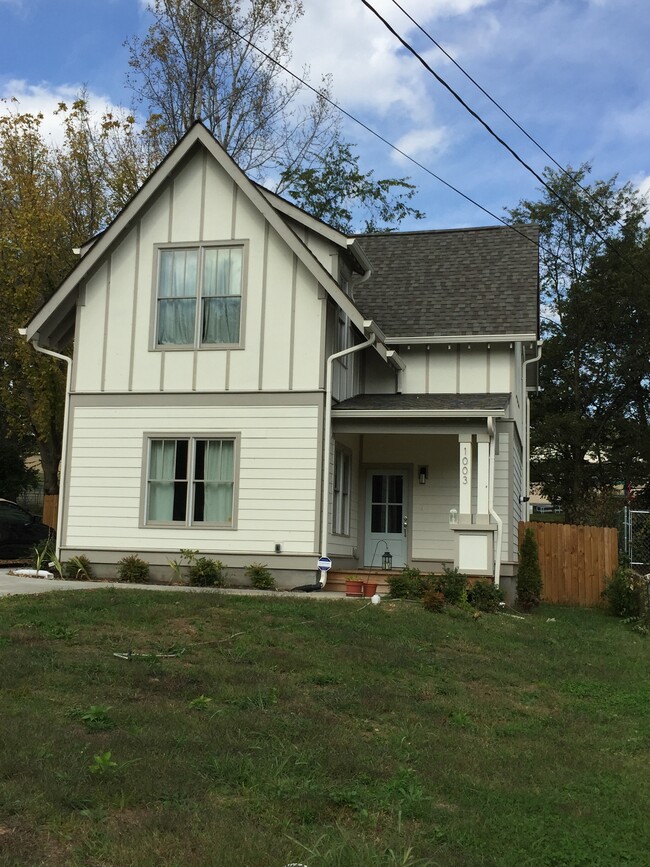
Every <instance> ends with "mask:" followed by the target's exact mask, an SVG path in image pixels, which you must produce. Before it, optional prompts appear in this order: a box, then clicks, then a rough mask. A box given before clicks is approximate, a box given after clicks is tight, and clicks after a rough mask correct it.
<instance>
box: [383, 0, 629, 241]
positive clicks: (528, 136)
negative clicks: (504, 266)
mask: <svg viewBox="0 0 650 867" xmlns="http://www.w3.org/2000/svg"><path fill="white" fill-rule="evenodd" d="M392 2H393V4H394V5H395V6H397V8H398V9H399V10H400V11H401V12H403V14H404V15H406V17H407V18H408V19H409V20H410V21H411V22H412V23H413V24H415V26H416V27H417V28H418V30H420V32H421V33H423V34H424V35H425V36H426V37H427V39H429V40H430V41H431V42H432V43H433V44H434V45H435V46H436V48H438V49H439V50H440V51H441V52H442V53H443V54H444V55H445V57H446V58H447V59H448V60H450V61H451V62H452V63H453V64H454V66H455V67H456V68H457V69H459V70H460V71H461V72H462V73H463V75H464V76H465V78H467V79H468V80H469V81H471V82H472V84H473V85H474V87H476V88H478V90H480V92H481V93H482V94H483V96H485V97H487V98H488V99H489V100H490V102H491V103H492V105H494V106H496V108H498V109H499V111H500V112H501V113H502V114H503V115H505V116H506V117H507V118H508V120H509V121H510V122H511V123H513V124H514V125H515V126H516V127H517V129H518V130H519V131H520V132H522V133H523V134H524V135H525V136H526V138H527V139H528V140H529V141H531V142H532V143H533V144H534V145H535V147H537V148H539V150H540V151H541V152H542V153H543V154H544V155H545V156H547V157H548V158H549V160H551V162H552V163H554V164H555V165H556V166H557V167H558V169H560V171H561V172H562V173H563V174H564V175H566V177H567V178H569V180H570V181H571V183H573V184H575V185H576V186H577V187H579V188H580V189H581V190H582V192H583V193H585V195H586V196H588V198H589V199H590V200H591V201H592V202H593V203H594V204H595V205H596V207H598V208H600V210H601V211H602V212H603V213H604V214H605V215H606V216H607V217H609V218H610V219H611V220H614V222H616V223H618V225H619V226H621V228H623V224H622V223H621V221H620V220H618V219H617V218H616V217H615V216H614V214H612V213H611V212H610V211H609V210H608V209H607V208H606V207H605V205H602V204H601V203H600V202H599V201H598V199H597V198H596V197H595V196H592V194H591V193H590V192H589V190H588V189H587V187H583V186H582V184H581V183H580V181H578V180H577V178H576V177H575V175H573V174H571V172H570V171H568V170H567V169H566V168H565V167H564V166H563V165H562V164H561V163H559V162H558V161H557V160H556V159H555V157H553V156H552V155H551V154H550V153H549V152H548V151H547V150H546V148H545V147H543V145H541V144H540V143H539V142H538V141H537V140H536V139H535V138H533V136H532V135H531V134H530V133H529V132H528V131H527V130H525V129H524V127H523V126H522V125H521V124H520V123H519V122H518V121H517V120H515V118H514V117H513V116H512V115H511V114H509V113H508V112H507V111H506V109H505V108H504V107H503V106H502V105H500V104H499V103H498V102H497V100H496V99H494V97H492V96H491V95H490V94H489V93H488V92H487V90H485V88H484V87H482V86H481V85H480V84H479V83H478V81H476V79H475V78H472V76H471V75H470V74H469V72H467V70H466V69H463V67H462V66H461V65H460V63H458V61H457V60H456V59H455V58H454V57H452V56H451V54H450V53H449V52H448V51H447V50H446V49H445V48H444V47H443V46H442V45H441V44H440V43H439V42H438V41H436V40H435V39H434V38H433V36H432V35H431V34H430V33H429V32H428V31H427V30H425V28H424V27H422V25H421V24H420V23H419V22H418V21H416V20H415V18H414V17H413V16H412V15H411V13H410V12H408V11H407V10H406V9H405V8H404V7H403V6H402V5H401V4H400V3H398V2H397V0H392Z"/></svg>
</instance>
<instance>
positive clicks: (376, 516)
mask: <svg viewBox="0 0 650 867" xmlns="http://www.w3.org/2000/svg"><path fill="white" fill-rule="evenodd" d="M406 480H407V474H406V473H405V472H403V471H401V470H385V469H382V470H369V471H368V477H367V482H366V533H365V546H364V549H365V550H364V566H373V567H375V568H381V560H382V556H383V554H384V551H386V548H387V547H388V550H389V551H390V553H391V555H392V558H393V566H394V567H397V568H398V569H400V568H401V567H402V566H405V565H406V561H407V557H408V546H407V541H408V536H407V531H408V516H407V514H406V504H407V502H408V500H407V490H406Z"/></svg>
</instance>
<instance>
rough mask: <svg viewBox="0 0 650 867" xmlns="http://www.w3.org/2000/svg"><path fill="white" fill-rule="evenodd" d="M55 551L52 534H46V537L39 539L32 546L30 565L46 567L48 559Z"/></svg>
mask: <svg viewBox="0 0 650 867" xmlns="http://www.w3.org/2000/svg"><path fill="white" fill-rule="evenodd" d="M55 553H56V542H55V539H54V536H48V537H47V539H41V541H40V542H37V543H36V545H35V546H34V556H33V557H32V566H33V567H34V569H47V568H48V565H49V562H50V560H51V559H52V557H54V555H55Z"/></svg>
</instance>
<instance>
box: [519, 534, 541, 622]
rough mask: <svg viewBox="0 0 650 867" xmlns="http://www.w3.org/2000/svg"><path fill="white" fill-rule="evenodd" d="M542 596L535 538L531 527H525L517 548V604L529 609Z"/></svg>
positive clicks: (537, 603)
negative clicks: (522, 537) (519, 545)
mask: <svg viewBox="0 0 650 867" xmlns="http://www.w3.org/2000/svg"><path fill="white" fill-rule="evenodd" d="M541 598H542V571H541V569H540V568H539V551H538V548H537V539H536V537H535V531H534V530H533V529H532V527H527V528H526V532H525V533H524V541H523V542H522V544H521V548H520V550H519V571H518V573H517V605H518V606H519V607H520V608H521V609H523V610H524V611H530V609H531V608H535V607H536V606H537V605H539V603H540V600H541Z"/></svg>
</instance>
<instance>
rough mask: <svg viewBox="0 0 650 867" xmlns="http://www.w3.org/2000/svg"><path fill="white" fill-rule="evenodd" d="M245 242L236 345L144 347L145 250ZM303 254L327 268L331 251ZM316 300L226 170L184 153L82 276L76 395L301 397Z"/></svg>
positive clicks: (148, 283) (150, 269)
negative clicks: (153, 195) (296, 394)
mask: <svg viewBox="0 0 650 867" xmlns="http://www.w3.org/2000/svg"><path fill="white" fill-rule="evenodd" d="M229 240H233V241H237V242H243V243H245V245H246V251H247V252H246V255H245V278H244V286H243V302H242V346H241V348H237V349H219V348H215V347H207V348H202V349H176V348H168V349H154V348H153V342H154V332H153V328H154V318H155V307H156V287H155V285H154V284H155V279H156V274H155V271H156V256H157V252H156V250H157V247H156V245H160V244H167V243H175V244H185V243H186V244H188V245H193V244H197V243H199V242H206V243H207V242H223V241H226V242H227V241H229ZM312 248H313V252H314V255H316V256H317V257H318V258H319V259H320V260H321V261H322V264H323V265H324V266H325V267H326V268H327V269H328V270H330V269H331V267H332V251H333V247H332V250H329V249H328V248H327V245H326V244H324V243H322V242H320V243H318V244H316V243H314V244H313V245H312ZM326 306H327V302H326V300H325V297H324V296H323V292H322V291H319V285H318V282H317V280H316V279H315V278H314V276H313V275H312V274H310V273H309V271H308V270H307V269H306V268H305V266H304V265H303V264H302V262H300V261H299V260H298V258H297V257H296V256H295V255H294V254H293V253H292V251H291V250H290V249H289V248H288V247H287V245H286V244H285V243H284V241H283V240H282V239H281V238H280V237H279V236H278V235H277V233H276V232H275V230H274V229H273V228H272V227H271V226H270V225H269V224H268V222H267V221H266V219H265V218H264V216H263V215H262V214H261V213H260V212H259V211H258V209H257V208H256V206H255V205H253V204H252V203H251V201H250V200H249V199H248V197H247V196H246V195H245V194H244V193H243V192H242V191H241V190H240V189H239V188H237V187H236V185H235V184H234V182H233V181H232V179H231V178H230V177H229V176H228V174H227V173H226V172H225V171H224V170H223V169H222V168H221V167H220V166H219V165H218V164H217V163H215V162H214V160H212V159H211V158H209V157H208V155H207V154H205V153H197V154H195V155H193V156H192V157H191V158H189V159H188V161H187V162H186V163H185V164H184V165H183V167H182V168H181V169H180V171H179V172H178V173H177V174H176V175H175V176H174V177H173V179H170V180H169V182H168V183H167V184H166V185H165V186H164V188H163V189H162V190H161V191H160V193H159V194H158V195H157V197H156V198H155V200H154V201H153V202H152V203H151V204H150V206H149V207H148V208H147V210H146V211H144V212H143V213H142V214H141V215H140V217H139V219H138V220H136V221H135V222H134V224H133V225H132V226H131V227H130V228H129V230H128V231H127V232H126V234H125V235H124V236H123V237H122V238H121V240H120V242H119V243H118V244H116V246H115V247H113V248H112V250H111V251H110V253H109V255H108V256H107V259H106V261H105V262H104V263H103V264H102V265H101V266H100V267H99V268H98V269H97V270H96V271H95V272H94V273H93V274H92V275H91V276H90V277H89V279H88V281H87V282H86V284H85V288H84V292H83V297H82V299H81V302H80V304H79V306H78V311H77V331H76V333H77V341H76V346H75V360H74V382H73V390H74V391H76V392H86V393H97V392H108V393H111V392H112V393H115V392H124V393H127V392H134V393H137V392H145V393H151V392H160V391H162V392H174V391H188V392H189V391H196V392H204V391H211V392H214V391H228V390H230V391H285V390H287V391H292V390H295V391H300V390H303V391H310V390H317V389H319V388H320V387H321V379H322V365H321V360H320V356H321V351H322V347H321V342H322V333H323V331H324V317H325V316H326Z"/></svg>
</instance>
